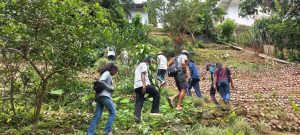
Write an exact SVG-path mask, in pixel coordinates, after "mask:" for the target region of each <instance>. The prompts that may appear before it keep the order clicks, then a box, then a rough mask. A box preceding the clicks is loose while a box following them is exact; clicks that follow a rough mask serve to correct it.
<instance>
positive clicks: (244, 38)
mask: <svg viewBox="0 0 300 135" xmlns="http://www.w3.org/2000/svg"><path fill="white" fill-rule="evenodd" d="M235 41H236V43H237V44H238V45H242V46H246V47H256V42H255V39H254V37H253V34H252V33H251V31H249V30H247V31H245V32H242V33H240V34H238V35H237V36H236V37H235Z"/></svg>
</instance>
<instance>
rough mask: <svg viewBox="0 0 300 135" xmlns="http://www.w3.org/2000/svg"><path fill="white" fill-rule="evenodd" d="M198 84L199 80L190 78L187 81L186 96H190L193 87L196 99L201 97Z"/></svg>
mask: <svg viewBox="0 0 300 135" xmlns="http://www.w3.org/2000/svg"><path fill="white" fill-rule="evenodd" d="M199 82H200V79H196V78H192V79H190V80H189V87H188V90H187V95H188V96H192V93H191V89H192V87H193V88H194V90H195V93H196V95H197V97H202V94H201V90H200V85H199Z"/></svg>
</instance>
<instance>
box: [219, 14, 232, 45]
mask: <svg viewBox="0 0 300 135" xmlns="http://www.w3.org/2000/svg"><path fill="white" fill-rule="evenodd" d="M236 27H237V24H236V23H235V22H234V21H233V20H231V19H226V20H225V21H224V22H223V23H222V24H220V25H219V26H218V28H217V29H218V31H219V32H218V33H219V34H218V38H219V40H221V41H223V42H227V43H229V42H232V41H234V38H233V34H234V31H235V29H236Z"/></svg>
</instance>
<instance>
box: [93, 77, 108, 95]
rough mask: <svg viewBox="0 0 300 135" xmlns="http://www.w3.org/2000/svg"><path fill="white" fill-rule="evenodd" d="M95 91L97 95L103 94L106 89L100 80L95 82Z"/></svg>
mask: <svg viewBox="0 0 300 135" xmlns="http://www.w3.org/2000/svg"><path fill="white" fill-rule="evenodd" d="M93 89H94V91H95V92H96V93H101V92H102V91H103V90H104V89H105V86H104V84H103V83H102V82H100V81H99V80H95V81H94V86H93Z"/></svg>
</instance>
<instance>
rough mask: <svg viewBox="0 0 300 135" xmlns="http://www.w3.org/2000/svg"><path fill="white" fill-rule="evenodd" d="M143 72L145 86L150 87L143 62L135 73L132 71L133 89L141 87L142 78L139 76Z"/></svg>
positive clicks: (146, 69)
mask: <svg viewBox="0 0 300 135" xmlns="http://www.w3.org/2000/svg"><path fill="white" fill-rule="evenodd" d="M143 72H145V73H146V75H145V81H146V86H147V85H150V81H149V77H148V65H147V64H146V63H145V62H142V63H140V64H139V65H138V66H137V67H136V69H135V71H134V73H135V74H134V89H136V88H139V87H142V86H143V83H142V77H141V74H142V73H143Z"/></svg>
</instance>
